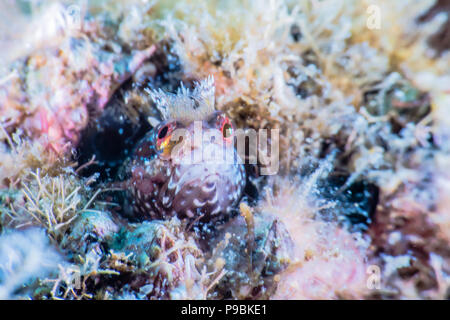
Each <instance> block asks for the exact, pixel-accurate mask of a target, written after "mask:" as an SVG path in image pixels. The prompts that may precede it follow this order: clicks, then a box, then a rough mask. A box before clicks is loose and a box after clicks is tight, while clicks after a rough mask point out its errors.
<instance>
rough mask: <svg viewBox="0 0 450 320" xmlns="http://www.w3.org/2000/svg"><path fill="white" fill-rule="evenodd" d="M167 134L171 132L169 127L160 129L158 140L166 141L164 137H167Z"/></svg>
mask: <svg viewBox="0 0 450 320" xmlns="http://www.w3.org/2000/svg"><path fill="white" fill-rule="evenodd" d="M167 132H169V127H168V126H167V125H165V126H164V127H162V128H161V129H159V132H158V139H164V137H165V136H166V135H167Z"/></svg>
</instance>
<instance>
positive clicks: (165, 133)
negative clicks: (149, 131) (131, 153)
mask: <svg viewBox="0 0 450 320" xmlns="http://www.w3.org/2000/svg"><path fill="white" fill-rule="evenodd" d="M173 129H175V124H173V123H167V124H165V125H163V126H162V127H161V128H160V129H159V130H158V136H157V141H156V147H157V149H158V150H163V149H164V148H165V147H166V146H167V145H168V143H169V141H170V136H171V134H172V132H173Z"/></svg>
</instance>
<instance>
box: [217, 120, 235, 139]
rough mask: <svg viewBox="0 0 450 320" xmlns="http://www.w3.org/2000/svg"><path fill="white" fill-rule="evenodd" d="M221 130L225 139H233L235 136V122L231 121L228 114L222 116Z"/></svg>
mask: <svg viewBox="0 0 450 320" xmlns="http://www.w3.org/2000/svg"><path fill="white" fill-rule="evenodd" d="M219 119H220V122H219V123H220V127H219V128H220V132H222V136H223V138H224V139H225V140H227V141H231V138H232V137H233V133H234V130H233V124H232V123H231V121H230V119H229V118H228V117H226V116H220V118H219Z"/></svg>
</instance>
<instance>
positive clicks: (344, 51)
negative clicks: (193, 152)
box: [0, 0, 450, 299]
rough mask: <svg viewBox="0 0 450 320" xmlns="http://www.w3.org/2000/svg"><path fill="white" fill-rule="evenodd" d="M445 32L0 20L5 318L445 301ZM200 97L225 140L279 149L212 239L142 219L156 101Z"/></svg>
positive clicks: (441, 15)
mask: <svg viewBox="0 0 450 320" xmlns="http://www.w3.org/2000/svg"><path fill="white" fill-rule="evenodd" d="M449 13H450V1H447V0H438V1H434V0H425V1H424V0H421V1H419V0H398V1H388V0H373V1H365V0H363V1H357V0H348V1H338V0H323V1H320V0H259V1H258V0H253V1H252V0H248V1H238V0H228V1H219V0H217V1H200V0H199V1H194V0H185V1H163V0H161V1H158V0H155V1H146V0H123V1H106V0H105V1H100V0H91V1H87V0H72V1H40V0H17V1H12V0H7V1H2V2H1V4H0V49H1V50H0V232H1V234H0V299H448V298H449V297H450V274H449V273H450V246H449V243H450V170H449V169H450V140H449V138H450V51H449V49H450V20H449ZM208 77H213V79H214V87H215V95H214V96H215V99H213V100H215V108H216V109H217V110H220V111H222V112H223V113H224V114H225V115H226V116H227V117H228V118H229V119H231V120H232V121H233V123H234V125H235V127H236V128H241V129H243V130H250V129H254V130H260V129H278V130H279V141H278V144H277V146H278V147H279V148H278V149H277V151H278V155H279V165H278V166H277V170H276V172H272V173H271V174H269V175H262V174H260V170H261V167H264V165H265V164H267V163H266V162H265V159H258V162H257V163H254V164H246V166H245V173H246V175H245V176H246V178H245V176H244V175H242V176H241V178H240V179H241V180H240V181H242V183H243V184H244V183H245V187H244V188H243V191H242V196H241V198H240V200H239V202H238V203H235V204H233V205H230V208H228V209H227V210H228V211H227V212H228V213H229V216H227V217H226V219H225V218H224V220H223V221H221V222H220V223H217V224H212V223H208V222H207V221H206V222H205V221H204V220H202V219H198V220H195V221H189V220H187V219H185V218H183V217H181V216H177V215H174V216H169V217H164V218H161V219H149V218H141V217H139V218H138V217H136V216H135V214H134V213H133V210H131V209H130V207H131V206H132V205H131V204H130V201H131V203H133V201H134V199H133V198H131V200H130V197H129V196H127V194H126V191H127V190H126V189H127V188H128V187H129V186H128V185H124V184H123V183H122V184H121V183H120V181H119V180H121V179H120V177H122V176H123V172H124V170H125V171H126V170H128V169H129V166H130V156H131V155H132V153H133V150H134V148H135V147H136V145H138V143H139V141H141V139H142V138H143V137H145V136H146V134H147V133H148V132H150V131H151V130H152V128H155V127H156V126H157V124H158V123H159V121H161V119H160V118H161V114H160V112H159V111H160V110H158V107H157V105H156V104H155V101H154V100H153V99H152V96H151V94H149V92H152V90H159V89H161V90H162V91H164V92H169V93H174V92H177V90H180V87H181V84H183V88H184V86H186V88H188V89H190V90H192V91H190V92H195V88H196V86H198V85H199V84H198V82H200V81H202V80H204V79H207V78H208ZM153 92H155V91H153ZM271 141H272V142H273V141H274V138H273V137H272V140H271ZM242 179H243V180H242ZM122 180H123V179H122Z"/></svg>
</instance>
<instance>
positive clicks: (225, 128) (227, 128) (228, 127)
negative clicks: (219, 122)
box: [222, 123, 233, 138]
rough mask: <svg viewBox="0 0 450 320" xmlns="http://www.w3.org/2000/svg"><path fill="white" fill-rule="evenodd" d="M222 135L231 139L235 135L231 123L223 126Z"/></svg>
mask: <svg viewBox="0 0 450 320" xmlns="http://www.w3.org/2000/svg"><path fill="white" fill-rule="evenodd" d="M222 134H223V137H224V138H230V137H231V136H232V135H233V127H232V126H231V124H230V123H225V124H224V125H223V127H222Z"/></svg>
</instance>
